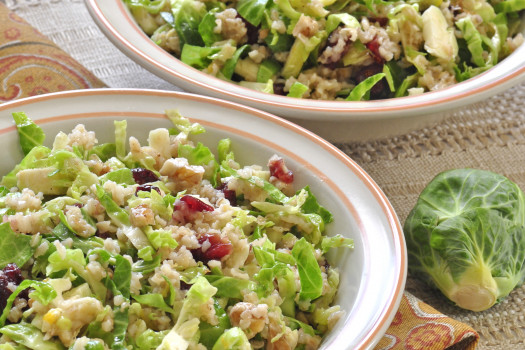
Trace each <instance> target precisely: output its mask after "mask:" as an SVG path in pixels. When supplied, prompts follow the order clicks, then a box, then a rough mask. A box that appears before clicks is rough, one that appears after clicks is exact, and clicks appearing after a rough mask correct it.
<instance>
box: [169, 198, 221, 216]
mask: <svg viewBox="0 0 525 350" xmlns="http://www.w3.org/2000/svg"><path fill="white" fill-rule="evenodd" d="M180 201H183V202H184V203H186V204H187V205H188V207H189V208H190V210H192V211H200V212H202V211H213V207H212V206H211V205H209V204H206V203H204V202H203V201H201V200H200V199H199V198H197V197H193V196H190V195H184V196H182V197H181V198H180ZM177 203H178V202H176V203H175V208H177Z"/></svg>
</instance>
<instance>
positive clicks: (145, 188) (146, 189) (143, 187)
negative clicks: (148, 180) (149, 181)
mask: <svg viewBox="0 0 525 350" xmlns="http://www.w3.org/2000/svg"><path fill="white" fill-rule="evenodd" d="M151 190H155V191H157V192H158V193H159V194H160V189H159V188H158V187H157V186H151V185H140V186H137V189H136V190H135V196H136V195H137V194H138V193H139V192H140V191H144V192H151Z"/></svg>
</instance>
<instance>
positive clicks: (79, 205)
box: [73, 203, 84, 208]
mask: <svg viewBox="0 0 525 350" xmlns="http://www.w3.org/2000/svg"><path fill="white" fill-rule="evenodd" d="M73 205H74V206H75V207H77V208H82V207H83V206H84V204H82V203H75V204H73Z"/></svg>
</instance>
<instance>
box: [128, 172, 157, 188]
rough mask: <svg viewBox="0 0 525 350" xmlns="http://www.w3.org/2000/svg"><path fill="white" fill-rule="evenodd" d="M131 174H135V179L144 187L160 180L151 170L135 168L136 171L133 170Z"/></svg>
mask: <svg viewBox="0 0 525 350" xmlns="http://www.w3.org/2000/svg"><path fill="white" fill-rule="evenodd" d="M131 173H132V174H133V179H134V180H135V182H136V183H138V184H139V185H143V184H145V183H147V182H155V181H158V180H159V178H158V177H157V175H155V173H154V172H153V171H151V170H149V169H144V168H135V169H131Z"/></svg>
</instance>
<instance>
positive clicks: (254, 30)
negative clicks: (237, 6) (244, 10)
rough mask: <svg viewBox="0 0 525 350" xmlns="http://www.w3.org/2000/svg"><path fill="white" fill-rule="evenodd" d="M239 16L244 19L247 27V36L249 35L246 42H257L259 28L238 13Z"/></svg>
mask: <svg viewBox="0 0 525 350" xmlns="http://www.w3.org/2000/svg"><path fill="white" fill-rule="evenodd" d="M237 18H240V19H241V20H242V21H243V23H244V26H245V27H246V36H247V40H246V42H247V43H248V44H250V45H251V44H256V43H257V41H258V40H259V28H258V27H256V26H254V25H253V24H251V23H250V22H248V21H247V20H245V19H244V18H243V17H241V16H240V15H239V14H237Z"/></svg>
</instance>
